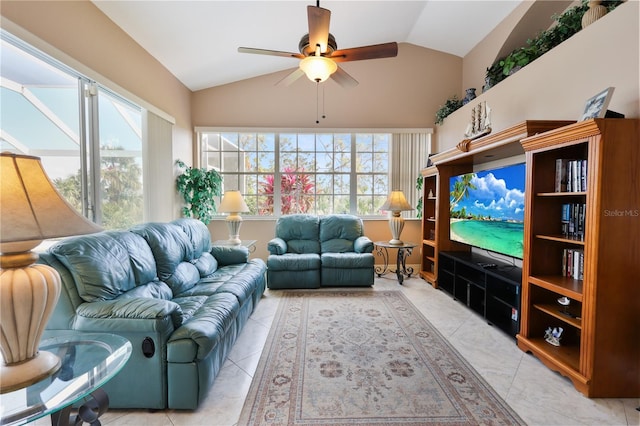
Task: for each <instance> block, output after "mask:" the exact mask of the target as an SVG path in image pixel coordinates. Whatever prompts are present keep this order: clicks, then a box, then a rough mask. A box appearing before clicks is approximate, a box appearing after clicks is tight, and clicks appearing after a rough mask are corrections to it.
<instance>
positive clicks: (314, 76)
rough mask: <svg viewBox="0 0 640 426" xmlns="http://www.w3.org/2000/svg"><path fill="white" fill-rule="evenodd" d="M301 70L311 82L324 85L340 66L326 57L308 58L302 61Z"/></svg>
mask: <svg viewBox="0 0 640 426" xmlns="http://www.w3.org/2000/svg"><path fill="white" fill-rule="evenodd" d="M300 69H301V70H302V71H304V73H305V75H306V76H307V78H308V79H309V80H311V81H314V82H316V83H322V82H323V81H325V80H326V79H328V78H329V77H330V76H331V74H333V73H334V72H336V70H337V69H338V65H337V64H336V63H335V62H333V61H332V60H331V59H329V58H326V57H324V56H307V57H306V58H304V59H302V60H301V61H300Z"/></svg>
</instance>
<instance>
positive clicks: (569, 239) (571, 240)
mask: <svg viewBox="0 0 640 426" xmlns="http://www.w3.org/2000/svg"><path fill="white" fill-rule="evenodd" d="M536 238H540V239H543V240H550V241H557V242H560V243H565V244H578V245H582V246H584V240H581V239H579V238H574V237H567V236H566V235H536Z"/></svg>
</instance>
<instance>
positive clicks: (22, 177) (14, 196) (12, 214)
mask: <svg viewBox="0 0 640 426" xmlns="http://www.w3.org/2000/svg"><path fill="white" fill-rule="evenodd" d="M0 173H1V177H2V180H1V181H0V243H2V252H4V253H7V252H11V251H12V247H13V246H14V245H13V243H21V242H29V241H35V242H37V243H36V245H37V244H39V242H40V241H42V240H44V239H47V238H56V237H67V236H70V235H79V234H90V233H93V232H98V231H101V228H100V227H99V226H97V225H96V224H94V223H93V222H91V221H89V220H87V219H85V218H84V217H82V216H81V215H79V214H78V213H77V211H76V210H75V209H74V208H73V207H72V206H71V205H70V204H69V203H67V202H66V201H65V200H64V199H63V198H62V197H61V196H60V194H59V193H58V191H57V190H56V189H55V187H54V186H53V183H52V182H51V181H50V180H49V178H48V176H47V175H46V174H45V172H44V169H43V168H42V163H41V162H40V158H38V157H33V156H28V155H19V154H12V153H6V152H5V153H2V154H0ZM15 246H20V244H15ZM33 247H35V245H34V246H32V247H30V248H33ZM17 251H22V250H20V249H17Z"/></svg>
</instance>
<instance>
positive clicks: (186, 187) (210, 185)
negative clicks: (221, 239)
mask: <svg viewBox="0 0 640 426" xmlns="http://www.w3.org/2000/svg"><path fill="white" fill-rule="evenodd" d="M176 164H177V165H178V167H180V168H182V169H185V170H184V171H183V172H182V173H180V174H179V175H178V177H177V178H176V187H177V189H178V192H179V193H180V194H181V195H182V197H183V198H184V201H185V203H186V204H187V205H186V206H185V207H183V208H182V214H183V215H184V216H185V217H195V218H198V219H200V220H201V221H202V222H203V223H204V224H208V223H209V222H211V219H212V218H213V215H214V214H215V213H216V200H215V199H216V197H219V196H220V195H222V176H221V175H220V173H218V171H217V170H214V169H211V170H207V169H204V168H195V167H188V166H187V165H186V164H184V162H182V161H181V160H177V161H176Z"/></svg>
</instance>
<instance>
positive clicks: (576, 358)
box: [518, 337, 580, 373]
mask: <svg viewBox="0 0 640 426" xmlns="http://www.w3.org/2000/svg"><path fill="white" fill-rule="evenodd" d="M521 339H522V338H521V337H518V343H520V340H521ZM524 341H526V344H527V347H528V349H530V350H531V352H533V354H534V355H538V356H540V355H542V356H543V357H544V358H545V359H552V360H554V363H555V364H556V365H557V366H558V367H560V369H561V370H564V371H565V372H569V371H572V372H574V373H577V372H578V371H580V347H579V346H577V345H560V346H553V345H552V344H550V343H547V341H546V340H544V338H543V337H539V338H528V339H525V340H524Z"/></svg>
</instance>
